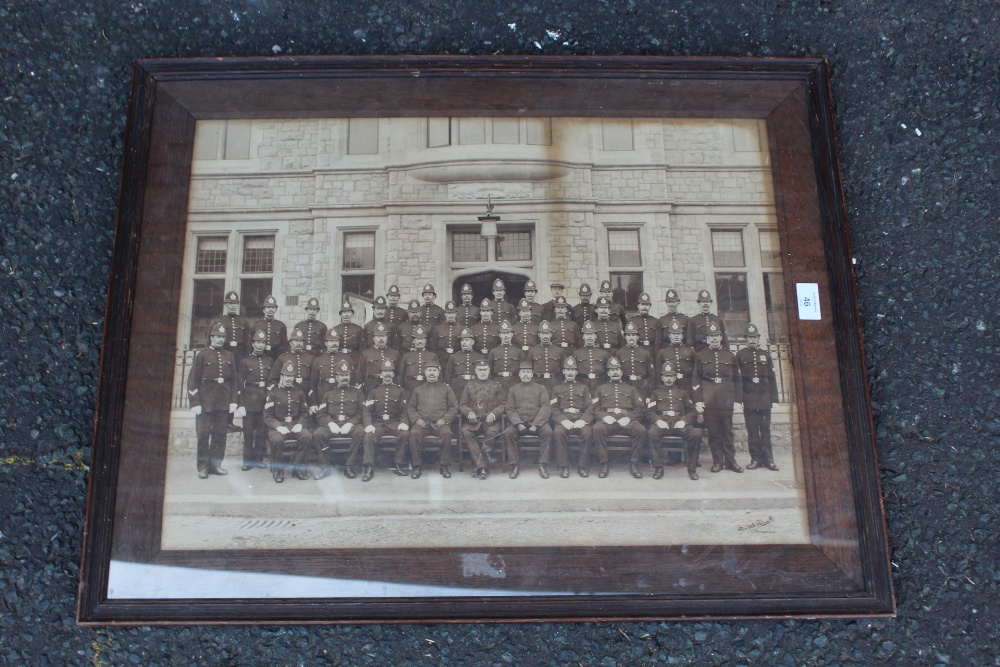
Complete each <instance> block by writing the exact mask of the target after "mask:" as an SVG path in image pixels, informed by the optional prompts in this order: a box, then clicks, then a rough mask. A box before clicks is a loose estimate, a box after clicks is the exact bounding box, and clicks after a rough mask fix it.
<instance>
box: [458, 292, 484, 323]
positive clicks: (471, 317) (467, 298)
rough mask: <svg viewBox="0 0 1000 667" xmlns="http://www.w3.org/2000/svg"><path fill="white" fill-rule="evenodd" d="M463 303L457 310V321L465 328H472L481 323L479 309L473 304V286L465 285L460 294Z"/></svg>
mask: <svg viewBox="0 0 1000 667" xmlns="http://www.w3.org/2000/svg"><path fill="white" fill-rule="evenodd" d="M458 298H459V299H460V300H461V303H460V304H459V305H458V307H457V308H455V310H456V311H457V313H456V317H455V321H457V322H458V323H459V324H461V325H462V326H463V327H471V326H472V325H473V324H475V323H476V322H478V321H479V309H478V308H476V306H475V305H474V304H473V303H472V285H470V284H469V283H465V284H464V285H462V291H461V292H459V293H458Z"/></svg>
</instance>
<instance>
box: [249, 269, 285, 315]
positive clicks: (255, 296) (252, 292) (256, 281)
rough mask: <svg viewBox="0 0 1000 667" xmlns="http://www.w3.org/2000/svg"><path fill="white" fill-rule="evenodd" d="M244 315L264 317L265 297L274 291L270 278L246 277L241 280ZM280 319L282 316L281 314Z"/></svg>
mask: <svg viewBox="0 0 1000 667" xmlns="http://www.w3.org/2000/svg"><path fill="white" fill-rule="evenodd" d="M240 289H241V294H240V296H241V297H242V303H241V304H240V305H241V310H242V315H243V317H248V318H250V319H251V320H259V319H260V318H262V317H264V299H266V298H267V295H268V294H271V292H272V283H271V279H270V278H244V279H243V280H241V281H240ZM278 319H279V320H280V319H281V317H280V316H279V317H278Z"/></svg>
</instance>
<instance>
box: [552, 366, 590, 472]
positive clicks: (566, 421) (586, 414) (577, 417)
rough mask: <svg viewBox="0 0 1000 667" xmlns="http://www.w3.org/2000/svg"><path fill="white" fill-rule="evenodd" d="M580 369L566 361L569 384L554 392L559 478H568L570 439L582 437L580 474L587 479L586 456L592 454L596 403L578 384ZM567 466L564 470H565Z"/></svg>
mask: <svg viewBox="0 0 1000 667" xmlns="http://www.w3.org/2000/svg"><path fill="white" fill-rule="evenodd" d="M576 374H577V366H576V359H575V358H574V357H566V358H565V359H564V360H563V377H564V378H566V381H565V382H563V383H562V384H557V385H556V386H555V387H553V389H552V398H551V399H550V400H549V404H550V405H551V406H552V424H553V426H552V439H553V441H554V442H555V445H556V460H557V461H558V462H559V467H560V471H559V475H560V477H563V478H566V477H569V436H570V435H579V436H580V457H581V458H580V462H579V466H578V467H577V472H578V473H579V475H580V477H587V476H588V475H589V474H590V471H589V470H588V468H587V461H586V458H585V457H586V453H587V452H589V451H590V438H591V426H590V425H591V424H592V423H593V421H594V401H593V400H592V399H591V397H590V390H589V389H587V385H585V384H583V383H582V382H577V381H576ZM563 466H565V467H563Z"/></svg>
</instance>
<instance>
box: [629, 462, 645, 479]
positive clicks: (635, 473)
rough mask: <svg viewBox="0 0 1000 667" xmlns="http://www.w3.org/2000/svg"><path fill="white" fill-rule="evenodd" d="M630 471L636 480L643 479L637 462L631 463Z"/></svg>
mask: <svg viewBox="0 0 1000 667" xmlns="http://www.w3.org/2000/svg"><path fill="white" fill-rule="evenodd" d="M628 471H629V473H630V474H631V475H632V476H633V477H635V478H636V479H642V473H641V472H639V466H638V465H636V462H635V461H629V464H628Z"/></svg>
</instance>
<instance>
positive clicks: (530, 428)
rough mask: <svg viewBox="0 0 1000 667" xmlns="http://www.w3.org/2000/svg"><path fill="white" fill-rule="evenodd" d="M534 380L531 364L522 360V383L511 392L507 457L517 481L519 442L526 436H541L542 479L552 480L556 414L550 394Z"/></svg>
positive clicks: (539, 441) (508, 404)
mask: <svg viewBox="0 0 1000 667" xmlns="http://www.w3.org/2000/svg"><path fill="white" fill-rule="evenodd" d="M533 378H534V369H533V368H532V367H531V362H530V361H522V362H521V364H520V367H519V368H518V379H519V380H520V381H519V382H518V383H517V384H515V385H514V386H513V387H511V388H510V390H509V391H508V392H507V419H508V421H509V422H510V425H511V428H509V429H507V432H506V434H505V440H506V445H507V458H508V459H509V460H510V461H511V462H512V467H511V469H510V478H511V479H516V478H517V475H518V473H519V472H520V471H521V452H520V449H519V447H518V441H519V439H520V437H521V436H522V435H537V436H538V443H539V448H538V474H539V475H540V476H541V477H542V479H548V478H549V470H548V465H549V455H550V454H551V452H550V449H551V446H552V427H551V426H549V417H551V415H552V406H551V404H549V392H547V391H546V390H545V387H543V386H542V385H540V384H538V383H537V382H532V379H533Z"/></svg>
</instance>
